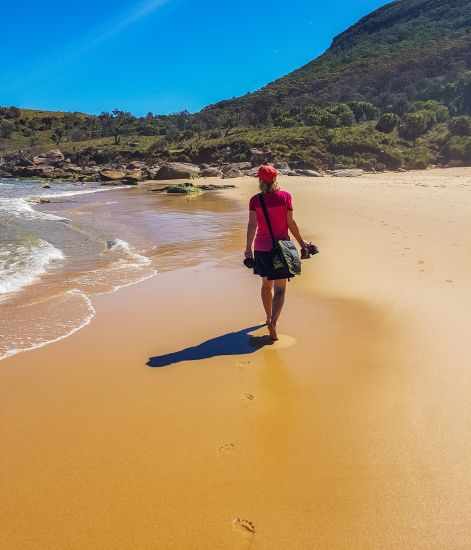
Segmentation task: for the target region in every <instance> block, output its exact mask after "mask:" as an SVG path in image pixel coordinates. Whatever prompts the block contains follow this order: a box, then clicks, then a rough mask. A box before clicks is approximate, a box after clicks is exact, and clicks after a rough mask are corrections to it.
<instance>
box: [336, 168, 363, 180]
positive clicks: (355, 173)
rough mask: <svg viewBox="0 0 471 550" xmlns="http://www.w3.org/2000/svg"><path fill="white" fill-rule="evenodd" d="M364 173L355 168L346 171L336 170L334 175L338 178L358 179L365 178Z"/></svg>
mask: <svg viewBox="0 0 471 550" xmlns="http://www.w3.org/2000/svg"><path fill="white" fill-rule="evenodd" d="M364 173H365V171H364V170H361V169H356V168H353V169H346V170H334V171H333V172H332V175H333V176H335V177H336V178H358V177H359V176H363V174H364Z"/></svg>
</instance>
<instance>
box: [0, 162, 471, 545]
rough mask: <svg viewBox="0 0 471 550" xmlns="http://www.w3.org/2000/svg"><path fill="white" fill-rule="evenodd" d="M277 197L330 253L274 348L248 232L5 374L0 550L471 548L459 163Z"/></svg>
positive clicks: (291, 307)
mask: <svg viewBox="0 0 471 550" xmlns="http://www.w3.org/2000/svg"><path fill="white" fill-rule="evenodd" d="M236 183H237V184H238V186H239V188H238V190H237V191H227V192H224V193H233V194H235V193H236V194H237V195H236V196H237V197H239V198H240V200H241V201H244V202H245V201H246V199H247V198H248V197H249V196H250V195H251V194H252V193H253V192H255V189H256V184H255V182H254V181H253V180H250V179H241V180H238V181H236ZM282 184H283V186H284V187H285V188H287V189H288V190H290V191H291V192H292V193H293V194H294V197H295V208H296V218H297V219H298V223H299V225H300V226H301V228H302V230H303V232H304V234H305V236H306V238H308V239H312V240H314V241H315V242H316V243H317V244H318V245H319V247H320V249H321V254H320V255H319V256H318V257H316V258H313V259H311V260H309V261H308V262H306V263H304V274H303V276H302V277H301V278H299V279H298V280H295V281H293V282H291V283H290V284H289V294H288V300H287V305H286V310H285V312H284V314H283V317H282V320H281V324H280V332H281V333H282V336H281V340H280V342H279V343H277V344H275V345H271V346H270V345H266V344H267V340H266V338H265V337H264V334H265V333H266V330H265V329H263V328H257V325H259V324H260V321H261V320H262V319H263V318H264V317H263V312H262V310H261V307H260V304H259V299H258V292H259V290H258V285H259V283H258V281H257V279H256V278H255V277H253V276H251V275H250V273H249V272H248V271H247V270H245V269H244V268H242V267H241V266H240V259H239V257H238V255H237V254H235V252H236V251H237V250H238V249H240V250H243V246H244V232H243V224H242V223H241V225H240V229H238V230H236V231H235V232H234V234H233V235H232V236H231V237H230V238H229V239H228V244H227V247H225V248H224V250H221V253H220V257H217V258H211V262H210V263H207V264H203V265H199V266H196V267H195V266H193V267H186V268H183V269H180V270H176V271H168V272H165V273H162V274H160V275H158V276H157V277H156V278H154V279H151V280H148V281H146V282H144V283H142V284H139V285H137V286H133V287H129V288H126V289H123V290H121V291H120V292H118V293H115V294H112V295H105V296H100V297H98V298H96V299H94V306H95V308H96V310H97V316H96V319H95V320H94V321H93V322H92V323H91V324H90V325H89V326H87V327H86V328H84V329H83V330H81V331H80V332H78V333H76V334H75V335H73V336H71V337H70V338H68V339H66V340H63V341H61V342H59V343H56V344H53V345H51V346H48V347H45V348H42V349H39V350H37V351H34V352H29V353H24V354H20V355H17V356H15V357H12V358H10V359H7V360H5V361H2V362H1V363H0V412H1V425H0V438H1V439H0V440H1V442H2V453H1V455H0V475H1V479H0V497H1V498H0V518H1V529H0V548H2V549H3V548H5V549H8V550H56V549H57V550H79V549H80V550H83V549H85V548H87V549H89V550H90V549H97V550H137V549H139V550H146V549H158V550H160V549H172V550H173V549H179V550H181V549H192V550H193V549H194V550H199V549H204V550H205V549H208V550H209V549H211V550H213V549H224V550H225V549H239V548H242V549H249V548H250V549H252V550H253V549H264V550H265V549H266V550H291V549H293V550H294V549H321V550H327V549H329V550H330V549H333V550H337V549H338V550H340V549H342V550H344V549H345V550H347V549H348V550H357V549H358V550H367V549H374V550H377V549H381V550H385V549H407V550H409V549H414V550H420V549H437V550H438V549H440V550H443V549H447V550H454V549H465V548H469V547H470V541H471V521H470V519H469V518H470V517H471V501H470V498H469V495H470V491H471V470H470V468H469V457H470V456H471V437H470V434H471V407H470V402H469V395H470V391H471V371H470V369H469V359H468V358H469V350H468V342H469V336H468V334H469V328H468V327H469V311H470V308H471V289H470V282H469V274H470V272H471V255H470V253H469V244H468V243H469V235H470V232H471V216H470V213H471V170H470V169H467V170H466V169H450V170H430V171H426V172H414V173H404V174H378V175H368V176H364V177H362V178H355V179H340V178H330V177H329V178H323V179H307V178H286V179H283V180H282ZM233 196H235V195H233ZM250 334H251V335H252V339H251V340H250V341H249V340H248V335H250ZM208 341H209V342H208ZM252 346H253V347H252ZM186 348H190V349H188V350H187V351H186V352H184V353H181V354H180V353H177V352H180V351H181V350H185V349H186ZM222 350H223V351H224V353H227V354H229V355H224V356H221V355H220V353H221V351H222ZM175 353H177V355H172V356H171V357H162V355H166V354H175ZM149 360H150V364H152V365H154V366H155V368H150V367H149V366H147V365H146V363H148V361H149ZM168 363H170V364H168ZM159 365H167V366H160V367H159Z"/></svg>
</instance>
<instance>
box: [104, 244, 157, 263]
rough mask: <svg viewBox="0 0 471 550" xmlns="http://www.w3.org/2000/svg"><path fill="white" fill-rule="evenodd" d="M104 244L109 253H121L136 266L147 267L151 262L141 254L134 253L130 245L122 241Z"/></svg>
mask: <svg viewBox="0 0 471 550" xmlns="http://www.w3.org/2000/svg"><path fill="white" fill-rule="evenodd" d="M106 244H107V247H108V250H109V251H111V252H120V253H122V254H123V255H125V256H126V257H127V258H130V259H132V260H134V261H135V262H136V264H137V265H149V264H150V263H151V262H152V260H151V259H150V258H148V257H147V256H143V255H142V254H139V253H137V252H135V251H134V250H133V249H132V247H131V245H130V244H129V243H128V242H127V241H123V240H122V239H113V240H112V241H108V242H107V243H106Z"/></svg>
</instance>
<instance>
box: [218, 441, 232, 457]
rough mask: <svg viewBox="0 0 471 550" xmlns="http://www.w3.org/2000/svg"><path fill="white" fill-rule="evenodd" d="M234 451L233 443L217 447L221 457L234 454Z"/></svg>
mask: <svg viewBox="0 0 471 550" xmlns="http://www.w3.org/2000/svg"><path fill="white" fill-rule="evenodd" d="M235 450H236V446H235V443H224V445H221V446H220V447H219V454H220V455H221V456H227V455H231V454H234V453H235Z"/></svg>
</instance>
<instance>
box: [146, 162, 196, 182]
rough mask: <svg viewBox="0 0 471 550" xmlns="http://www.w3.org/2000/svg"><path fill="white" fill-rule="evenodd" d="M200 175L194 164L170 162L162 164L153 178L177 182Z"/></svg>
mask: <svg viewBox="0 0 471 550" xmlns="http://www.w3.org/2000/svg"><path fill="white" fill-rule="evenodd" d="M199 175H200V169H199V168H198V166H195V165H194V164H186V163H183V162H170V163H168V164H164V165H163V166H162V167H161V168H160V169H159V171H158V172H157V174H156V175H155V176H154V177H155V178H156V179H158V180H177V179H185V178H191V177H197V176H199Z"/></svg>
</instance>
